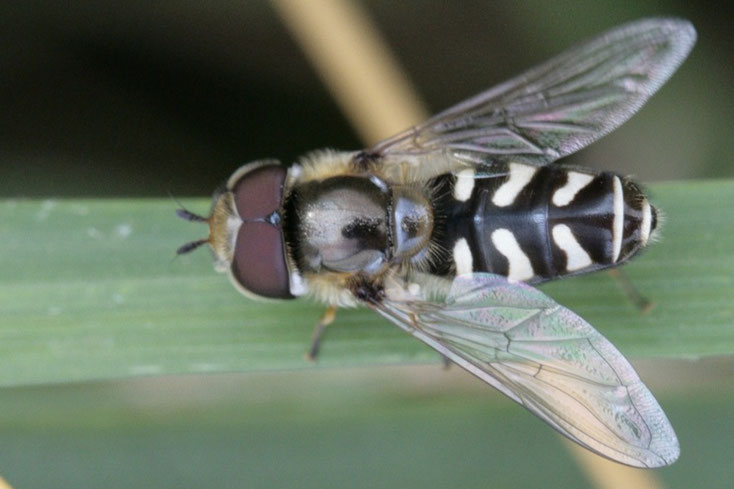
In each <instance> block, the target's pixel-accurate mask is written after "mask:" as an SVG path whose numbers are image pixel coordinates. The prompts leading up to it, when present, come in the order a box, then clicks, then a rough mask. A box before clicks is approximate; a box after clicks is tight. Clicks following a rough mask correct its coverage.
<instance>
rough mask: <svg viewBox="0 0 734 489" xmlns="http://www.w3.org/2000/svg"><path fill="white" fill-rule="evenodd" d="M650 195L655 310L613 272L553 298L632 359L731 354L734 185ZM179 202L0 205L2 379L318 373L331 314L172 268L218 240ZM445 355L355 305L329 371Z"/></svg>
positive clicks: (637, 269)
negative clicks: (200, 244)
mask: <svg viewBox="0 0 734 489" xmlns="http://www.w3.org/2000/svg"><path fill="white" fill-rule="evenodd" d="M651 193H652V195H653V201H654V202H655V203H656V204H657V205H659V206H660V208H662V209H663V211H664V212H665V215H667V219H666V222H665V225H664V226H663V230H662V236H663V238H662V240H661V242H660V243H657V244H654V245H653V246H651V247H650V250H649V251H648V252H646V253H644V254H643V255H642V256H641V257H639V258H637V259H636V260H635V261H634V263H633V264H631V265H629V266H628V267H625V271H627V272H628V275H629V277H630V279H631V280H632V281H633V282H634V284H635V285H636V286H637V287H638V288H639V289H640V290H641V291H642V292H643V293H644V294H646V295H647V296H648V297H649V298H651V299H652V300H653V301H654V302H655V303H656V307H655V309H653V311H652V312H650V313H648V314H644V315H643V314H640V313H639V312H638V311H637V310H636V309H635V307H634V306H633V305H632V304H631V303H630V302H629V301H628V300H627V299H626V297H625V296H624V294H623V293H622V291H621V289H620V287H619V286H618V284H617V283H616V282H615V281H614V280H613V279H612V278H610V276H609V275H608V274H596V275H591V276H585V277H578V278H573V279H567V280H564V281H560V282H556V283H553V284H549V285H547V286H544V287H543V289H544V290H545V291H546V292H547V293H549V294H550V295H551V296H553V297H554V298H555V299H556V300H558V301H559V302H561V303H562V304H564V305H567V306H568V307H570V308H572V309H573V310H575V311H577V312H578V313H579V314H581V315H582V316H583V317H585V318H586V319H587V320H589V321H590V322H591V323H592V324H594V325H595V326H596V327H597V329H599V330H600V331H601V332H602V333H603V334H604V335H605V336H607V337H608V338H609V339H610V340H611V341H612V342H614V343H615V344H616V345H617V346H618V347H619V348H620V349H621V350H622V351H623V352H624V353H625V354H627V355H629V356H632V357H642V356H667V357H699V356H705V355H717V354H731V353H734V301H732V300H731V298H732V297H734V256H733V255H734V253H732V251H733V245H732V243H734V226H732V218H731V216H732V215H734V181H696V182H677V183H667V184H657V185H654V186H652V191H651ZM187 203H188V205H190V207H191V208H193V209H194V210H204V209H207V208H208V206H209V202H208V201H204V200H192V201H189V202H187ZM174 209H175V205H174V204H173V203H172V202H171V201H170V200H166V199H163V200H144V199H135V200H132V199H131V200H61V201H53V200H46V201H23V200H6V201H2V202H0V237H1V238H2V239H0V311H2V318H1V319H0V385H23V384H35V383H49V382H70V381H80V380H87V379H106V378H120V377H130V376H140V375H157V374H170V373H194V372H196V373H201V372H223V371H252V370H272V369H293V368H312V367H313V364H311V363H310V362H308V361H307V360H305V359H304V353H305V351H306V349H307V347H308V344H309V338H310V335H311V331H312V328H313V326H314V324H315V323H316V321H317V319H318V317H319V316H320V314H321V313H322V311H323V306H320V305H318V304H314V303H311V302H308V301H305V300H296V301H289V302H253V301H250V300H248V299H245V298H244V297H242V296H240V295H239V294H238V293H237V292H236V291H235V290H234V288H233V287H232V286H231V285H230V284H229V283H228V281H227V279H226V278H225V277H224V276H222V275H218V274H216V273H215V272H214V271H213V270H212V267H211V260H210V259H209V256H207V253H205V252H198V253H192V254H190V255H186V256H182V257H179V258H177V259H174V252H175V249H176V248H177V247H178V246H179V245H181V244H182V243H184V242H186V241H189V240H192V239H195V238H197V237H201V236H203V235H205V234H206V229H205V227H197V225H196V224H192V223H186V222H183V221H181V220H179V219H176V217H175V215H174ZM437 360H438V358H437V355H436V354H435V353H433V352H432V351H431V350H429V349H428V348H427V347H425V346H423V345H421V344H420V343H419V342H417V341H415V340H414V339H412V338H410V337H409V336H407V335H405V334H404V333H402V332H401V331H399V330H398V328H395V327H394V326H392V325H390V324H388V323H386V322H385V321H384V320H382V319H380V318H378V317H377V316H376V315H374V314H373V313H371V312H370V311H368V310H366V309H356V310H349V311H340V313H339V315H338V316H337V321H336V322H335V324H334V325H333V326H330V327H329V329H328V331H327V333H326V336H325V338H324V343H323V348H322V352H321V356H320V358H319V363H318V365H319V366H344V365H366V364H386V363H415V362H434V361H437Z"/></svg>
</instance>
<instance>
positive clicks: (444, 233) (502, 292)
mask: <svg viewBox="0 0 734 489" xmlns="http://www.w3.org/2000/svg"><path fill="white" fill-rule="evenodd" d="M694 42H695V31H694V30H693V27H692V26H691V25H690V24H689V23H687V22H685V21H681V20H674V19H649V20H643V21H639V22H635V23H632V24H628V25H625V26H622V27H619V28H616V29H614V30H612V31H610V32H608V33H606V34H604V35H603V36H601V37H599V38H597V39H595V40H592V41H590V42H587V43H586V44H582V45H580V46H578V47H576V48H573V49H571V50H569V51H567V52H566V53H564V54H561V55H560V56H558V57H556V58H553V59H552V60H550V61H548V62H546V63H545V64H542V65H540V66H538V67H536V68H534V69H532V70H530V71H528V72H526V73H525V74H523V75H522V76H520V77H518V78H515V79H513V80H511V81H509V82H506V83H504V84H502V85H500V86H498V87H496V88H493V89H490V90H489V91H487V92H484V93H482V94H480V95H478V96H476V97H474V98H472V99H469V100H467V101H465V102H463V103H461V104H459V105H457V106H455V107H453V108H451V109H448V110H447V111H445V112H442V113H440V114H438V115H436V116H434V117H433V118H431V119H429V120H428V121H426V122H425V123H423V124H421V125H419V126H416V127H414V128H412V129H410V130H408V131H406V132H404V133H402V134H399V135H397V136H395V137H393V138H391V139H388V140H385V141H383V142H381V143H379V144H377V145H376V146H374V147H373V148H371V149H369V150H366V151H362V152H352V153H349V152H335V151H320V152H315V153H312V154H310V155H307V156H306V157H304V158H303V159H302V160H301V161H300V162H298V163H297V164H294V165H292V166H291V167H290V168H286V167H284V166H282V165H280V163H278V162H277V161H272V160H266V161H260V162H255V163H250V164H248V165H245V166H243V167H242V168H240V169H239V170H238V171H237V172H235V174H234V175H232V177H231V178H230V179H229V181H228V183H227V185H226V188H225V189H224V190H223V191H222V192H220V193H218V194H217V195H216V196H215V198H214V203H213V207H212V211H211V214H210V216H209V217H208V218H203V217H199V216H196V215H195V214H192V213H190V212H188V211H185V210H181V211H179V215H180V216H182V217H184V218H187V219H189V220H200V221H206V222H208V223H209V227H210V235H209V237H208V238H206V239H203V240H199V241H195V242H193V243H189V244H187V245H184V246H183V247H181V248H180V249H179V252H180V253H183V252H188V251H191V250H192V249H194V248H196V247H198V246H199V245H201V244H204V243H208V244H209V245H210V246H211V248H212V250H213V252H214V256H215V265H216V267H217V269H219V270H221V271H226V272H227V273H228V274H229V276H230V278H231V279H232V282H233V283H234V285H235V286H236V287H237V288H238V289H239V290H240V291H241V292H243V293H244V294H246V295H248V296H251V297H265V298H275V299H291V298H294V297H299V296H304V295H310V296H312V297H315V298H316V299H318V300H321V301H323V302H325V303H327V304H329V305H330V306H332V307H333V306H354V305H358V304H362V305H366V306H368V307H370V308H372V309H373V310H375V311H376V312H377V313H379V314H381V315H382V316H384V317H386V318H387V319H389V320H390V321H392V322H394V323H395V324H397V325H398V326H399V327H401V328H402V329H404V330H405V331H407V332H408V333H410V334H412V335H413V336H415V337H417V338H418V339H420V340H421V341H423V342H425V343H426V344H428V345H429V346H431V347H433V348H434V349H436V350H437V351H439V352H440V353H441V354H443V355H444V356H445V357H447V358H448V359H450V360H451V361H453V362H454V363H456V364H458V365H459V366H461V367H463V368H465V369H466V370H468V371H470V372H471V373H473V374H474V375H476V376H477V377H479V378H480V379H482V380H484V381H485V382H487V383H488V384H490V385H492V386H494V387H496V388H498V389H499V390H500V391H502V392H503V393H504V394H506V395H508V396H509V397H510V398H512V399H514V400H515V401H517V402H519V403H521V404H523V405H524V406H525V407H527V408H528V409H530V410H531V411H533V412H534V413H535V414H537V415H538V416H540V417H541V418H542V419H544V420H545V421H546V422H548V423H549V424H550V425H551V426H553V427H554V428H556V429H557V430H559V431H560V432H561V433H563V434H564V435H566V436H568V437H569V438H571V439H572V440H574V441H576V442H578V443H580V444H582V445H584V446H586V447H587V448H590V449H591V450H594V451H595V452H597V453H599V454H601V455H604V456H606V457H609V458H611V459H614V460H617V461H620V462H623V463H626V464H629V465H634V466H640V467H657V466H661V465H667V464H670V463H672V462H673V461H675V460H676V459H677V457H678V455H679V447H678V441H677V439H676V437H675V433H674V432H673V429H672V427H671V426H670V423H669V422H668V420H667V418H666V417H665V414H664V413H663V411H662V409H661V408H660V406H659V405H658V403H657V402H656V400H655V398H654V397H653V396H652V394H651V393H650V392H649V391H648V390H647V388H646V387H645V386H644V384H643V383H642V382H641V381H640V379H639V377H638V376H637V374H636V373H635V371H634V370H633V369H632V367H631V365H630V364H629V363H628V362H627V360H626V359H625V358H624V357H623V356H622V354H621V353H620V352H619V351H618V350H617V349H616V348H614V346H613V345H612V344H611V343H609V342H608V341H607V340H606V339H605V338H604V337H602V336H601V335H600V334H599V333H598V332H597V331H595V330H594V329H593V328H592V327H591V326H590V325H589V324H588V323H586V322H585V321H584V320H583V319H581V318H580V317H579V316H577V315H576V314H574V313H573V312H571V311H570V310H569V309H566V308H564V307H563V306H560V305H559V304H557V303H555V302H554V301H553V300H551V299H550V298H548V297H547V296H545V295H544V294H542V293H541V292H540V291H538V290H537V289H534V288H532V287H531V286H530V285H528V284H535V283H540V282H543V281H547V280H552V279H555V278H558V277H562V276H566V275H572V274H579V273H586V272H591V271H595V270H600V269H604V268H609V267H614V266H617V265H620V264H622V263H624V262H625V261H627V260H629V259H630V258H631V257H632V256H633V255H635V253H636V252H637V251H639V250H640V249H641V248H643V247H644V246H645V245H646V244H647V243H648V242H649V241H650V239H651V237H652V236H653V235H654V233H655V230H656V226H657V211H656V210H655V208H654V207H653V206H652V205H650V203H649V202H648V200H647V198H646V197H645V196H644V195H643V193H642V192H641V190H640V189H639V187H638V186H637V185H636V184H635V183H633V182H632V181H631V180H629V179H627V178H625V177H622V176H618V175H615V174H613V173H608V172H596V171H594V170H589V169H584V168H576V167H567V166H562V165H557V164H552V163H553V162H555V161H556V160H557V159H559V158H561V157H563V156H566V155H569V154H571V153H573V152H574V151H576V150H578V149H580V148H582V147H584V146H586V145H588V144H589V143H591V142H593V141H594V140H596V139H598V138H599V137H601V136H603V135H604V134H606V133H608V132H609V131H611V130H613V129H614V128H616V127H618V126H619V125H620V124H622V123H623V122H624V121H625V120H627V119H628V118H629V117H630V116H631V115H632V114H633V113H634V112H635V111H637V110H638V109H639V108H640V106H642V104H643V103H644V102H645V101H646V100H647V99H648V98H649V97H650V96H651V95H652V94H653V93H654V92H655V91H656V90H657V89H658V88H659V87H660V86H661V85H662V84H663V83H664V82H665V81H666V80H667V79H668V78H669V76H670V75H671V74H672V73H673V71H675V69H676V68H677V67H678V66H679V65H680V63H681V62H682V61H683V59H684V58H685V57H686V56H687V54H688V52H689V51H690V49H691V48H692V46H693V44H694Z"/></svg>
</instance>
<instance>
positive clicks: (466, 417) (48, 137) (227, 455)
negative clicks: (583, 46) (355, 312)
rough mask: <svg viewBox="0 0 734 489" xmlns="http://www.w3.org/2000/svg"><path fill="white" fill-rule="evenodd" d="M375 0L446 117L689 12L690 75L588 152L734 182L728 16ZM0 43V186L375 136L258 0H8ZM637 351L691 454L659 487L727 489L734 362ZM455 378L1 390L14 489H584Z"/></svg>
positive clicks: (390, 34) (108, 185)
mask: <svg viewBox="0 0 734 489" xmlns="http://www.w3.org/2000/svg"><path fill="white" fill-rule="evenodd" d="M363 5H364V6H365V7H366V9H367V11H368V12H369V14H370V15H371V16H372V18H373V20H374V22H375V23H376V25H377V26H378V27H379V28H380V30H381V32H382V33H383V34H384V36H385V37H386V39H387V41H388V42H389V44H390V45H391V47H392V48H393V49H394V51H395V54H396V55H397V57H398V59H399V61H400V62H401V63H402V65H403V66H404V68H405V70H406V71H407V73H408V74H409V76H410V77H411V79H412V81H413V83H414V84H415V86H416V87H417V89H418V91H419V93H420V94H421V95H422V96H423V98H424V99H425V101H426V102H427V103H428V105H429V107H430V108H431V109H432V110H440V109H442V108H445V107H447V106H449V105H451V104H453V103H455V102H458V101H460V100H462V99H464V98H466V97H467V96H470V95H473V94H475V93H477V92H479V91H481V90H483V89H485V88H487V87H489V86H491V85H493V84H495V83H498V82H501V81H503V80H505V79H507V78H508V77H510V76H513V75H515V74H517V73H518V72H520V71H521V70H523V69H525V68H527V67H529V66H531V65H533V64H535V63H537V62H540V61H542V60H544V59H546V58H548V57H549V56H551V55H553V54H554V53H557V52H558V51H560V50H562V49H564V48H565V47H568V46H569V45H571V44H573V43H575V42H578V41H580V40H582V39H584V38H587V37H589V36H592V35H594V34H596V33H599V32H601V31H602V30H605V29H607V28H609V27H612V26H614V25H617V24H619V23H622V22H625V21H628V20H632V19H636V18H639V17H644V16H652V15H676V16H680V17H684V18H687V19H689V20H691V21H692V22H693V23H694V25H695V26H696V28H697V29H698V32H699V41H698V44H697V46H696V48H694V51H693V53H692V55H691V57H690V58H689V60H688V61H687V62H686V63H685V64H684V65H683V67H682V68H681V70H680V71H679V73H677V74H676V75H675V76H674V77H673V79H672V80H671V81H670V82H669V83H668V84H667V85H666V86H665V87H664V88H663V90H662V91H661V92H660V94H658V95H656V96H655V97H654V98H653V99H652V101H651V102H649V103H648V104H647V106H646V107H645V109H644V110H643V111H642V112H641V113H640V114H639V115H637V116H636V117H635V118H633V119H632V120H631V121H630V122H629V123H627V124H626V125H625V126H623V127H622V128H621V129H619V130H617V131H616V132H615V133H613V134H612V135H610V136H608V137H606V138H605V139H603V140H602V141H600V142H598V143H596V144H594V145H593V146H592V147H590V148H588V149H586V150H584V151H583V152H581V153H580V154H578V155H575V156H574V157H573V161H574V162H577V163H581V164H584V165H587V166H593V167H597V168H606V169H610V170H615V171H618V172H621V173H630V174H634V175H636V176H637V178H639V179H640V180H642V181H656V180H678V179H687V178H702V177H705V178H724V177H731V176H732V175H734V169H733V167H732V164H731V161H730V160H731V157H732V155H734V138H732V137H731V128H733V127H734V110H733V109H734V90H732V89H731V83H732V80H734V77H733V76H732V69H733V68H732V66H733V65H734V63H732V56H733V54H732V53H733V52H734V51H732V49H731V48H732V43H731V25H732V21H734V15H732V13H731V11H730V10H729V9H727V8H724V7H717V8H716V10H715V11H714V10H712V8H710V7H708V6H704V4H703V3H699V2H674V1H655V2H652V1H650V2H638V1H624V2H614V3H612V2H570V1H556V2H542V1H528V2H515V1H502V2H488V1H462V2H451V3H450V2H444V3H439V2H423V1H417V0H411V1H402V2H394V1H387V0H379V1H369V2H363ZM0 39H2V42H0V169H1V170H2V171H1V173H0V198H23V197H29V198H48V197H100V198H107V197H140V196H146V197H166V196H167V195H168V193H169V192H170V193H172V194H173V195H176V196H178V197H179V198H184V197H187V196H197V197H198V196H205V195H209V194H210V193H211V192H212V190H213V189H214V188H215V187H216V186H217V185H219V184H220V183H221V182H222V181H223V180H224V179H225V178H226V177H227V176H228V175H229V174H230V173H231V172H232V171H233V169H235V168H236V167H238V166H239V165H240V164H242V163H244V162H246V161H250V160H254V159H258V158H263V157H277V158H280V159H281V160H282V161H285V162H290V161H293V160H294V159H295V158H297V157H298V155H300V154H303V153H304V152H306V151H308V150H310V149H314V148H320V147H327V146H328V147H335V148H339V149H353V148H358V147H360V146H362V144H361V143H360V141H359V140H358V138H357V137H356V135H355V133H354V132H353V131H352V130H351V129H350V127H349V125H348V123H347V121H346V120H345V119H344V117H343V116H342V115H341V113H340V112H339V110H338V108H337V107H336V105H335V104H334V102H333V101H332V99H331V97H330V96H329V94H328V93H327V91H326V90H325V88H324V87H323V86H322V85H321V83H320V81H319V79H318V77H317V76H316V74H315V72H314V70H313V69H312V68H311V67H310V66H309V64H308V63H307V61H306V60H305V58H304V57H303V55H302V53H301V51H300V50H299V48H298V46H297V45H296V44H295V43H294V42H293V41H292V39H291V38H290V37H289V35H288V33H287V32H286V30H285V29H284V27H283V26H282V25H281V23H280V21H279V19H278V18H277V16H276V15H275V13H274V11H273V9H272V8H271V6H270V5H269V4H268V3H267V2H264V1H245V2H238V1H231V0H230V1H218V2H197V1H183V0H182V1H175V2H174V1H169V2H156V3H155V4H154V5H153V4H151V3H150V2H142V1H136V0H133V1H127V2H113V1H107V0H99V1H88V2H84V1H79V2H54V1H6V2H3V3H2V4H0ZM174 207H175V204H173V203H172V205H171V208H172V209H173V208H174ZM715 208H716V205H715V203H712V210H715ZM196 210H202V211H203V209H196ZM172 218H173V216H172ZM190 237H191V236H190V234H189V230H188V228H186V227H183V226H182V231H181V242H183V241H185V240H187V239H190ZM8 259H12V258H11V257H0V260H8ZM1 263H2V262H1V261H0V264H1ZM0 266H1V265H0ZM182 300H185V299H182ZM309 326H310V325H309ZM299 327H304V326H303V325H300V326H299ZM327 340H328V338H327ZM0 341H2V338H0ZM305 347H306V345H304V350H305ZM636 365H640V366H641V367H642V368H641V372H640V373H641V375H642V376H643V378H645V379H646V381H647V384H648V386H650V388H651V389H652V390H653V391H654V392H655V393H656V395H657V397H658V399H659V400H660V402H661V404H662V405H663V406H664V407H665V409H666V412H668V415H669V416H670V418H671V420H672V422H673V424H674V426H675V427H676V430H677V432H678V434H679V437H680V439H681V444H682V447H683V455H682V458H681V460H680V461H679V462H678V463H677V464H675V465H674V466H672V467H671V468H667V469H663V470H661V471H658V472H657V473H658V474H659V475H660V477H661V478H662V480H663V482H664V484H665V485H666V486H667V487H680V488H684V487H694V486H695V487H708V488H715V487H731V486H732V485H733V484H734V479H733V478H732V468H731V463H730V460H731V456H732V455H733V454H734V428H733V427H732V421H731V413H732V412H734V385H732V384H733V383H732V380H731V379H732V374H733V373H734V363H733V362H732V361H731V359H721V358H719V359H705V360H700V361H694V360H693V359H692V360H690V361H682V360H677V361H665V362H662V361H659V360H658V361H654V360H649V361H645V362H641V363H640V362H636ZM458 370H459V369H452V370H451V371H450V372H444V371H442V370H441V369H440V367H439V366H437V365H434V366H424V367H399V368H398V367H395V368H384V367H381V368H379V369H369V368H362V369H348V370H345V371H335V370H317V371H308V372H281V373H269V374H256V375H253V374H250V375H231V376H209V377H185V378H157V379H148V380H146V379H143V380H140V379H138V380H131V381H118V382H105V383H89V384H75V385H61V386H59V385H56V386H40V387H16V388H5V389H2V390H0V475H2V476H3V477H5V478H6V479H7V480H8V481H9V482H10V483H11V484H13V486H14V487H16V488H26V487H28V488H30V487H33V488H41V487H77V488H81V487H110V488H114V487H248V488H249V487H423V488H429V487H442V488H445V487H588V484H589V482H588V481H587V479H586V478H585V476H584V475H583V474H582V473H581V472H580V469H579V468H578V466H577V464H576V463H575V462H574V460H573V459H572V458H571V456H570V455H569V454H568V452H567V450H566V449H565V446H564V445H563V444H562V443H561V442H560V440H559V438H558V437H557V436H556V435H555V433H554V432H553V431H552V430H550V429H549V428H547V427H546V426H544V425H543V423H542V422H540V421H538V420H537V419H535V418H534V417H533V416H531V415H529V414H528V413H526V412H525V411H524V410H522V409H520V408H517V407H516V406H514V405H513V404H512V403H511V402H509V401H507V400H505V399H504V398H501V397H500V396H498V395H495V394H494V393H491V392H489V389H487V388H486V387H485V386H484V385H482V384H481V383H479V382H478V381H475V380H474V379H472V378H469V376H468V375H464V374H463V373H462V372H459V371H458Z"/></svg>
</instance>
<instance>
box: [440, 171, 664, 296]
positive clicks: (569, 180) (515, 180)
mask: <svg viewBox="0 0 734 489" xmlns="http://www.w3.org/2000/svg"><path fill="white" fill-rule="evenodd" d="M496 166H497V165H494V166H493V168H492V170H491V171H487V172H486V174H476V173H475V172H474V170H464V171H463V172H460V173H458V174H457V175H455V176H451V177H446V178H448V184H449V185H450V186H451V188H452V191H451V192H447V193H446V196H445V197H444V198H442V199H440V200H439V201H438V202H437V203H436V205H437V207H438V208H437V209H436V213H437V214H438V213H441V215H445V216H446V219H445V220H444V221H443V222H444V224H443V226H442V229H441V230H440V232H439V233H437V239H438V240H439V242H440V243H441V244H442V246H443V247H444V249H446V250H448V252H449V254H450V255H451V265H452V266H449V267H447V266H446V265H444V266H443V267H437V268H436V270H435V272H436V273H442V274H445V273H451V272H454V273H456V274H463V273H469V272H472V271H474V272H478V271H481V272H490V273H496V274H500V275H504V276H507V277H509V278H510V279H511V280H514V281H525V282H531V283H538V282H543V281H546V280H551V279H554V278H557V277H560V276H564V275H571V274H579V273H586V272H591V271H595V270H599V269H603V268H608V267H612V266H615V265H617V264H619V263H622V262H624V261H626V260H628V259H629V258H630V257H631V256H633V255H634V254H635V253H636V252H637V251H638V250H639V249H640V248H641V247H643V246H644V245H645V244H646V243H647V241H648V240H649V238H650V235H651V233H652V231H653V230H654V229H655V226H656V222H657V217H656V212H655V209H654V208H653V207H652V206H651V205H650V204H649V203H648V201H647V199H646V198H645V196H644V195H643V194H642V192H641V191H640V189H639V187H638V186H637V185H636V184H635V183H634V182H632V181H631V180H629V179H627V178H624V177H620V176H618V175H615V174H613V173H607V172H604V173H597V172H594V171H593V170H588V169H577V168H568V167H563V166H557V165H549V166H544V167H537V166H531V165H526V164H521V163H509V164H507V165H501V168H496Z"/></svg>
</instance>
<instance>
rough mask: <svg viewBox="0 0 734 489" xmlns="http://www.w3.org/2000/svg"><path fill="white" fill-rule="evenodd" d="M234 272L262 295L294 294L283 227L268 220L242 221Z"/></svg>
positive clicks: (286, 296)
mask: <svg viewBox="0 0 734 489" xmlns="http://www.w3.org/2000/svg"><path fill="white" fill-rule="evenodd" d="M232 276H233V277H234V279H235V280H236V281H237V282H238V283H239V284H240V285H241V286H242V287H244V288H245V289H247V290H248V291H250V292H252V293H254V294H257V295H259V296H262V297H270V298H273V299H290V298H292V297H293V295H291V291H290V281H289V276H288V267H287V266H286V262H285V250H284V249H283V238H282V232H281V230H280V228H279V227H275V226H273V225H272V224H269V223H266V222H243V223H242V225H241V226H240V230H239V232H238V233H237V241H236V243H235V249H234V259H233V260H232Z"/></svg>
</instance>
